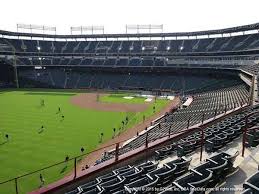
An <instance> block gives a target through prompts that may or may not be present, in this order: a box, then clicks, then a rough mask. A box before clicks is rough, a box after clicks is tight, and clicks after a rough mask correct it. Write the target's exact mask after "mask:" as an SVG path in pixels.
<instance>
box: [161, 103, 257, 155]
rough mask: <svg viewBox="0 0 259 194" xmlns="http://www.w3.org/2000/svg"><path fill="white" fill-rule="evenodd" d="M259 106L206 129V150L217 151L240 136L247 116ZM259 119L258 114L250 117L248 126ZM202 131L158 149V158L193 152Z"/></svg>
mask: <svg viewBox="0 0 259 194" xmlns="http://www.w3.org/2000/svg"><path fill="white" fill-rule="evenodd" d="M256 109H257V107H254V108H251V109H247V110H245V111H243V112H242V113H239V114H235V115H233V116H231V117H228V118H226V119H224V120H222V121H221V122H218V123H216V124H214V125H212V126H210V127H207V128H205V129H204V143H205V150H206V152H208V153H210V152H215V151H217V150H219V149H220V148H222V147H224V146H226V144H228V143H230V142H231V141H233V140H234V139H236V138H238V137H240V135H241V134H242V130H243V128H244V127H245V117H246V115H248V114H249V113H251V112H252V111H254V110H256ZM258 120H259V117H258V115H256V116H252V117H249V119H248V127H252V126H254V125H256V124H257V122H258ZM201 135H202V134H201V131H198V132H195V133H193V134H190V135H188V136H187V137H185V138H182V139H180V140H178V141H177V142H174V143H173V144H170V145H167V146H165V147H163V148H160V149H159V150H157V151H156V160H160V159H162V158H165V157H168V155H171V154H173V153H175V152H177V155H178V156H185V155H188V154H191V153H192V152H193V151H195V150H196V149H197V148H199V147H200V146H201V145H200V144H201Z"/></svg>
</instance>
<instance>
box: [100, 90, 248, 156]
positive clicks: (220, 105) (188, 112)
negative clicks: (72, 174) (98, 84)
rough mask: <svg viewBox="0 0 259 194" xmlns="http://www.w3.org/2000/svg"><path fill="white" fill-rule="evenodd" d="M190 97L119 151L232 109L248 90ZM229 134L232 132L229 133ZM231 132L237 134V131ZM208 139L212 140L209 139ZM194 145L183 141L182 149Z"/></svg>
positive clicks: (217, 91)
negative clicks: (184, 104) (182, 106)
mask: <svg viewBox="0 0 259 194" xmlns="http://www.w3.org/2000/svg"><path fill="white" fill-rule="evenodd" d="M193 98H194V100H193V102H192V103H191V105H190V106H188V107H187V108H183V109H179V110H177V111H176V112H174V113H171V114H170V113H169V114H168V115H166V116H165V117H164V118H162V119H161V120H160V121H159V123H158V124H156V125H155V126H154V127H152V128H151V129H150V130H148V131H147V132H146V133H143V134H142V135H139V136H138V137H136V138H134V139H133V140H132V141H130V142H129V143H128V144H126V145H125V146H123V147H121V148H120V150H119V154H124V153H126V152H128V151H131V150H134V149H136V148H138V147H140V146H142V145H144V144H145V142H146V138H148V142H152V141H155V140H157V139H159V138H161V137H164V136H166V135H167V134H169V132H170V133H177V132H179V131H181V130H183V129H185V128H187V127H188V125H189V126H193V125H195V124H198V123H200V122H202V119H203V120H207V119H210V118H213V117H215V116H216V115H218V114H221V113H224V112H225V111H227V110H232V109H234V108H235V107H239V106H242V104H245V103H247V102H248V92H247V90H246V89H245V86H244V85H238V86H233V87H228V88H224V89H219V90H215V91H213V92H204V93H201V94H197V95H195V96H194V97H193ZM222 129H223V128H222ZM239 130H240V129H239ZM239 132H240V131H239ZM210 133H211V130H210ZM228 133H230V131H228ZM228 133H227V132H222V131H220V132H218V135H221V134H222V135H224V137H227V134H228ZM216 134H217V133H216V132H215V137H216V138H218V136H217V135H216ZM230 134H231V135H232V133H230ZM235 134H236V135H237V136H238V131H237V130H236V133H235ZM239 134H240V133H239ZM208 137H211V138H212V137H214V135H213V134H211V136H208ZM194 139H195V138H194ZM210 140H211V141H213V140H212V139H210ZM228 140H229V139H228ZM215 141H216V140H215ZM183 142H184V141H183ZM195 143H198V142H195ZM221 143H222V144H223V143H225V142H224V141H221ZM183 144H184V143H183ZM197 145H198V144H197ZM197 145H195V144H194V142H192V144H186V148H185V147H183V148H182V152H185V151H186V150H187V152H188V151H189V150H188V148H190V149H194V148H195V146H197ZM212 145H213V144H212ZM183 146H185V145H183ZM198 146H199V145H198ZM174 149H175V148H174ZM114 155H115V151H112V152H108V153H107V154H106V156H105V157H103V158H102V160H101V161H106V160H108V159H111V158H113V157H114Z"/></svg>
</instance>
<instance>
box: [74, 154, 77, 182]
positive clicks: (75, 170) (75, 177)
mask: <svg viewBox="0 0 259 194" xmlns="http://www.w3.org/2000/svg"><path fill="white" fill-rule="evenodd" d="M76 160H77V157H75V159H74V179H76Z"/></svg>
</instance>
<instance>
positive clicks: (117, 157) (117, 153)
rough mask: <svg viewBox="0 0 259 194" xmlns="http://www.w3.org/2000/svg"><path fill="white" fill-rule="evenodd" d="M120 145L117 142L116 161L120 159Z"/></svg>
mask: <svg viewBox="0 0 259 194" xmlns="http://www.w3.org/2000/svg"><path fill="white" fill-rule="evenodd" d="M119 147H120V143H116V148H115V162H117V161H118V159H119Z"/></svg>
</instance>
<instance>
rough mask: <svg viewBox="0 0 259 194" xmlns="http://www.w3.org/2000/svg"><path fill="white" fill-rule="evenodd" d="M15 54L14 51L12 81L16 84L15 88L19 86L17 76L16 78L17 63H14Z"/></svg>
mask: <svg viewBox="0 0 259 194" xmlns="http://www.w3.org/2000/svg"><path fill="white" fill-rule="evenodd" d="M16 62H17V61H16V55H15V53H14V63H13V67H14V79H15V80H14V81H15V84H16V88H19V78H18V73H17V65H16Z"/></svg>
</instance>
